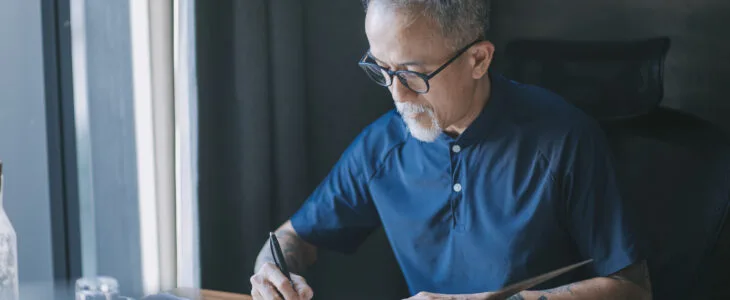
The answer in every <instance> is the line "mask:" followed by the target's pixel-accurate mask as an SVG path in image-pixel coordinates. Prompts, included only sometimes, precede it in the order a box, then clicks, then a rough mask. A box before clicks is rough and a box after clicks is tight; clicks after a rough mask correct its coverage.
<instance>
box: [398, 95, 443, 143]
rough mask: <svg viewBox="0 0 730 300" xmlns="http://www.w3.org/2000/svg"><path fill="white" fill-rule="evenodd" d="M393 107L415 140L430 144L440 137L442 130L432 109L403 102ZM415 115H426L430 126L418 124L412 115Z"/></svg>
mask: <svg viewBox="0 0 730 300" xmlns="http://www.w3.org/2000/svg"><path fill="white" fill-rule="evenodd" d="M395 107H396V109H397V110H398V113H400V115H401V116H402V117H403V121H404V122H405V123H406V127H408V131H409V132H410V133H411V135H412V136H413V137H414V138H416V139H417V140H419V141H423V142H428V143H430V142H433V141H435V140H436V138H438V137H439V135H441V132H442V131H443V130H442V129H441V126H440V125H439V122H438V120H437V119H436V114H434V112H433V109H431V108H429V107H426V106H423V105H416V104H411V103H403V102H396V103H395ZM415 113H426V114H428V118H429V119H430V121H431V124H430V126H429V127H424V126H423V125H422V124H421V123H420V122H418V120H416V118H415V117H414V115H413V114H415Z"/></svg>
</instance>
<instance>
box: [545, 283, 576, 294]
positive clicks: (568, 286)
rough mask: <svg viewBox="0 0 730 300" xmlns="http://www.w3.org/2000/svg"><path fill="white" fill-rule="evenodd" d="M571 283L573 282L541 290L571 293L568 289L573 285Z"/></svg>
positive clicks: (554, 292) (552, 292)
mask: <svg viewBox="0 0 730 300" xmlns="http://www.w3.org/2000/svg"><path fill="white" fill-rule="evenodd" d="M573 285H574V283H571V284H566V285H563V286H559V287H556V288H552V289H549V290H544V291H543V292H545V293H548V294H559V293H570V294H571V295H573V290H571V289H570V288H572V287H573Z"/></svg>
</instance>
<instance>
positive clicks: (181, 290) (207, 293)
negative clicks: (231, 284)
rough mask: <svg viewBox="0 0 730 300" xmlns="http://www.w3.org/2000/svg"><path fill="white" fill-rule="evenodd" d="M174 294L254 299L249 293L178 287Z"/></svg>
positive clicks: (205, 299) (210, 299) (209, 299)
mask: <svg viewBox="0 0 730 300" xmlns="http://www.w3.org/2000/svg"><path fill="white" fill-rule="evenodd" d="M172 294H174V295H176V296H179V297H185V298H188V299H191V300H252V299H251V296H249V295H243V294H234V293H227V292H218V291H211V290H198V289H190V288H178V289H175V290H173V291H172Z"/></svg>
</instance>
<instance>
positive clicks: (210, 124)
mask: <svg viewBox="0 0 730 300" xmlns="http://www.w3.org/2000/svg"><path fill="white" fill-rule="evenodd" d="M196 38H197V41H196V47H197V68H198V89H199V95H198V96H199V126H200V127H199V142H200V145H199V155H200V157H199V172H200V173H199V179H200V181H199V201H200V203H199V214H200V246H201V249H200V255H201V268H202V270H201V274H202V286H203V288H208V289H217V290H225V291H233V292H240V293H248V292H249V291H250V284H249V277H250V276H251V275H252V273H253V265H254V261H255V258H256V255H257V254H258V251H259V250H260V249H261V247H262V245H263V243H264V242H265V239H266V237H267V234H268V232H269V231H271V230H273V229H275V228H276V227H277V226H279V225H280V224H281V223H282V222H284V221H285V220H286V219H288V217H289V216H290V215H291V214H292V213H294V212H295V211H296V210H297V209H298V208H299V206H300V205H301V203H302V202H303V201H304V200H305V198H306V197H307V196H308V195H309V194H310V193H311V192H312V190H313V189H314V188H315V187H316V185H317V184H319V182H320V181H321V180H322V179H323V178H324V177H325V176H326V174H327V172H328V171H329V169H330V168H331V167H332V166H333V165H334V163H335V162H336V160H337V159H338V158H339V156H340V154H341V153H342V151H343V150H344V149H345V148H346V147H347V145H348V144H349V143H350V142H351V141H352V139H353V138H354V137H355V136H356V135H357V134H358V133H359V132H360V130H362V129H363V128H364V127H365V126H366V125H367V124H368V123H370V122H372V121H373V120H375V119H376V118H377V117H378V116H380V115H381V114H383V113H384V112H385V111H387V110H388V109H390V108H391V107H392V101H391V100H390V96H389V95H388V94H387V91H386V90H385V89H382V88H380V87H378V86H376V85H375V84H373V83H371V82H369V81H368V79H367V77H366V76H365V74H364V73H362V71H361V70H359V68H358V67H357V65H356V62H357V60H358V59H359V58H360V57H361V55H362V53H364V51H366V50H367V40H366V38H365V34H364V11H363V9H362V7H361V4H360V1H325V0H322V1H300V0H269V1H267V0H237V1H236V0H215V1H197V4H196ZM303 275H305V277H306V278H307V280H308V281H310V283H311V285H312V287H313V289H314V291H315V298H317V299H343V298H346V299H396V298H398V299H399V297H403V296H405V295H406V293H407V288H406V286H405V284H404V282H403V278H402V274H401V272H400V270H399V268H398V266H397V264H396V262H395V260H394V258H393V254H392V250H391V249H390V247H389V245H388V243H387V240H386V239H385V235H384V233H383V232H382V230H380V231H378V232H377V233H375V234H374V235H373V236H372V237H370V238H369V239H368V241H367V242H366V243H365V244H364V245H363V246H362V247H361V248H360V251H358V253H357V254H355V255H349V256H345V255H340V254H336V253H331V252H327V251H323V252H321V253H320V256H319V260H318V262H317V264H316V265H315V266H314V267H313V268H312V269H311V270H310V271H308V272H307V273H306V274H303Z"/></svg>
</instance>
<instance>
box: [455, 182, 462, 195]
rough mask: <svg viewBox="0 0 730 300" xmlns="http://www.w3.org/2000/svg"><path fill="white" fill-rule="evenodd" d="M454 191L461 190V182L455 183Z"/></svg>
mask: <svg viewBox="0 0 730 300" xmlns="http://www.w3.org/2000/svg"><path fill="white" fill-rule="evenodd" d="M454 192H457V193H458V192H461V184H459V183H456V184H454Z"/></svg>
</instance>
